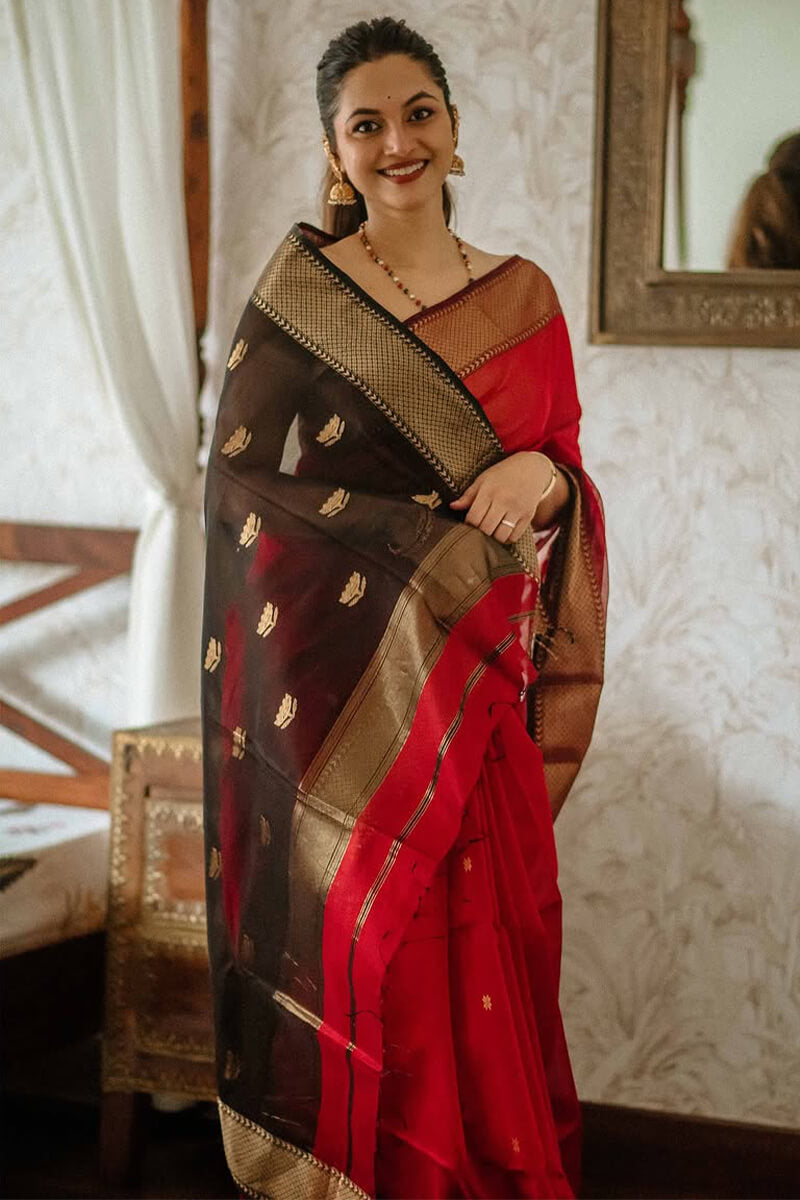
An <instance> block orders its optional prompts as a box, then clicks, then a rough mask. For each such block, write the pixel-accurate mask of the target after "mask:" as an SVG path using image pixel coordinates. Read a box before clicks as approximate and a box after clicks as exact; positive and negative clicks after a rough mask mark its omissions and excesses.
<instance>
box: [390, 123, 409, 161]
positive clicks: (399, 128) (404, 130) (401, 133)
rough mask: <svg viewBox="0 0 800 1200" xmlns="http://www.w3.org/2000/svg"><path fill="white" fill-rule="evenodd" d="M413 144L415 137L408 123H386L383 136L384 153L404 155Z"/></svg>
mask: <svg viewBox="0 0 800 1200" xmlns="http://www.w3.org/2000/svg"><path fill="white" fill-rule="evenodd" d="M413 146H414V138H413V136H412V131H411V130H410V129H409V128H408V126H407V125H405V124H402V123H401V124H397V125H394V124H391V123H390V124H387V125H386V127H385V132H384V138H383V149H384V153H386V154H397V155H402V154H406V153H408V152H409V151H410V150H411V149H412V148H413Z"/></svg>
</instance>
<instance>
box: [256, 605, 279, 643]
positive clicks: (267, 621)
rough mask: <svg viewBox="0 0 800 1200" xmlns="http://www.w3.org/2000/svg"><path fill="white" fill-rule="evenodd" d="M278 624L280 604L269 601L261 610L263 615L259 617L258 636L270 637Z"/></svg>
mask: <svg viewBox="0 0 800 1200" xmlns="http://www.w3.org/2000/svg"><path fill="white" fill-rule="evenodd" d="M277 624H278V606H277V604H273V603H272V602H271V601H267V603H266V604H265V605H264V607H263V608H262V610H261V616H260V617H259V618H258V630H257V632H258V636H259V637H263V638H265V637H269V635H270V634H271V633H272V631H273V629H274V628H275V626H276V625H277Z"/></svg>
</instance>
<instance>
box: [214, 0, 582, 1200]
mask: <svg viewBox="0 0 800 1200" xmlns="http://www.w3.org/2000/svg"><path fill="white" fill-rule="evenodd" d="M317 75H318V80H317V82H318V89H317V90H318V98H319V104H320V115H321V119H322V124H323V131H324V137H325V149H326V153H327V154H328V156H329V161H330V167H331V172H332V174H331V175H330V178H329V183H330V187H329V197H330V207H329V211H330V212H331V213H333V214H335V215H334V219H333V221H332V222H330V224H331V225H332V226H333V228H334V230H335V232H336V233H338V234H339V236H338V238H337V237H335V236H334V234H333V233H328V234H324V233H322V232H320V231H319V230H316V229H313V228H312V227H310V226H295V227H294V228H293V229H292V230H291V232H290V233H289V235H288V236H287V237H286V239H285V240H284V242H283V243H282V244H281V246H279V248H278V250H277V251H276V253H275V255H274V257H273V258H272V260H271V261H270V263H269V264H268V265H267V267H266V268H265V270H264V272H263V274H262V276H261V278H260V280H259V281H258V284H257V286H256V289H255V291H254V293H253V295H252V297H251V299H250V302H249V303H248V305H247V308H246V309H245V312H244V314H243V316H242V318H241V321H240V324H239V327H238V329H237V331H236V334H235V337H234V344H233V349H232V351H231V356H230V359H229V362H228V373H227V377H226V381H225V386H224V390H223V394H222V399H221V403H220V409H219V416H218V421H217V429H216V435H215V439H214V444H213V447H212V451H211V458H210V463H209V477H208V493H207V522H208V570H207V600H206V613H205V647H206V658H205V671H204V728H205V749H204V762H205V774H206V810H207V826H206V836H207V847H208V920H209V944H210V952H211V963H212V976H213V984H214V994H215V1008H216V1022H217V1039H218V1041H217V1053H218V1063H219V1072H220V1085H219V1086H220V1112H221V1119H222V1125H223V1133H224V1138H225V1146H226V1153H227V1156H228V1162H229V1165H230V1167H231V1170H232V1172H233V1175H234V1177H235V1179H236V1180H237V1182H238V1184H239V1186H240V1188H241V1189H242V1191H244V1192H245V1193H246V1194H247V1195H253V1196H270V1197H276V1198H279V1200H280V1198H282V1197H290V1196H291V1197H307V1196H308V1197H312V1196H325V1197H329V1196H337V1197H338V1196H341V1197H345V1196H362V1195H365V1194H366V1195H374V1194H377V1195H379V1196H387V1197H388V1196H403V1197H411V1196H413V1197H422V1196H430V1197H444V1196H448V1197H450V1196H487V1197H488V1196H504V1197H506V1196H537V1197H538V1196H570V1195H572V1194H573V1191H574V1189H575V1188H576V1187H577V1182H578V1170H579V1167H578V1156H579V1137H580V1134H579V1113H578V1105H577V1100H576V1096H575V1089H574V1085H573V1081H572V1075H571V1071H570V1065H569V1059H568V1056H567V1050H566V1045H565V1041H564V1035H563V1031H562V1026H561V1019H560V1015H559V1010H558V978H559V960H560V938H561V930H560V896H559V893H558V887H557V883H556V859H555V848H554V841H553V830H552V820H553V815H554V814H555V812H557V810H558V807H559V806H560V804H561V802H562V801H563V798H564V795H565V794H566V791H567V789H568V788H569V786H570V784H571V782H572V779H573V778H574V776H575V773H576V771H577V768H578V765H579V763H580V759H581V757H582V755H583V752H584V750H585V747H586V744H587V741H588V738H589V734H590V732H591V727H592V723H593V720H594V711H595V707H596V703H597V698H598V694H599V688H600V681H601V674H602V645H603V617H604V604H605V583H604V578H605V576H604V570H605V569H604V549H603V531H602V517H601V509H600V504H599V500H598V498H597V495H596V493H595V491H594V489H593V487H592V485H591V484H590V482H589V480H588V479H587V477H586V475H585V474H584V473H583V471H582V469H581V460H580V453H579V450H578V444H577V432H578V419H579V414H580V410H579V407H578V401H577V397H576V393H575V384H574V377H573V371H572V363H571V358H570V351H569V343H568V339H567V333H566V329H565V326H564V321H563V317H562V315H561V312H560V309H559V306H558V301H557V299H556V296H555V294H554V292H553V288H552V285H551V284H550V281H549V280H548V278H547V277H546V276H545V275H544V274H543V272H542V271H540V270H539V269H538V268H537V267H536V266H534V264H532V263H530V262H527V261H525V260H524V259H522V258H519V257H518V256H516V255H514V256H511V257H510V258H504V259H500V258H498V257H497V256H494V255H490V254H487V253H485V252H483V251H481V250H479V249H477V248H476V247H474V246H468V245H465V244H464V243H462V242H461V241H460V240H459V239H458V238H456V237H455V235H454V234H451V232H450V231H449V230H448V226H447V220H448V218H449V215H450V198H449V193H448V191H447V188H446V185H445V178H446V176H447V174H448V172H449V171H451V170H452V171H454V172H455V173H463V165H462V164H461V160H460V159H459V157H458V155H457V154H456V140H457V113H456V110H455V108H454V107H453V105H452V104H451V101H450V95H449V90H448V86H447V80H446V77H445V74H444V70H443V68H442V65H441V63H440V61H439V59H438V58H437V57H436V55H435V53H434V52H433V50H432V49H431V47H430V46H429V45H428V43H427V42H425V41H424V40H423V39H422V38H421V37H420V36H419V35H418V34H416V33H414V32H413V31H411V30H409V29H408V28H407V27H406V26H405V25H404V24H403V23H402V22H396V21H393V20H390V19H388V18H387V19H381V20H376V21H372V22H369V23H366V22H362V23H361V24H359V25H356V26H353V27H351V28H350V29H347V30H345V31H344V33H343V34H341V36H340V37H338V38H336V39H335V40H334V41H333V42H332V43H331V45H330V46H329V47H328V49H327V51H326V53H325V55H324V56H323V59H322V61H321V63H320V65H319V68H318V72H317ZM363 222H365V224H364V225H363V228H359V227H360V226H361V225H362V223H363ZM388 264H391V265H388ZM295 417H297V421H298V430H299V438H300V445H301V457H300V460H299V463H298V465H297V468H296V470H295V474H294V475H293V476H289V475H286V474H282V473H280V471H279V464H280V461H281V454H282V450H283V445H284V440H285V437H286V434H287V431H288V429H289V426H290V424H291V422H292V421H293V420H294V419H295ZM545 685H546V686H545ZM534 739H535V740H534Z"/></svg>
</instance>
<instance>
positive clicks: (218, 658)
mask: <svg viewBox="0 0 800 1200" xmlns="http://www.w3.org/2000/svg"><path fill="white" fill-rule="evenodd" d="M221 662H222V642H220V641H218V640H217V638H213V637H212V638H209V639H208V648H207V649H206V660H205V662H204V663H203V668H204V670H206V671H208V672H210V673H211V674H212V675H213V673H214V672H215V671H216V669H217V667H218V666H219V664H220V663H221Z"/></svg>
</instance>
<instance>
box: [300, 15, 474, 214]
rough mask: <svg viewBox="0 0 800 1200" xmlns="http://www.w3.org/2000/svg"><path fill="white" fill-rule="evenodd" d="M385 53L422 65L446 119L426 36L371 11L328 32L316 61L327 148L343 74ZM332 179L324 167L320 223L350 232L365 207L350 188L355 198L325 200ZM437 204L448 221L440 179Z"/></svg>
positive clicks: (440, 76)
mask: <svg viewBox="0 0 800 1200" xmlns="http://www.w3.org/2000/svg"><path fill="white" fill-rule="evenodd" d="M387 54H405V55H406V56H407V57H408V58H411V59H413V60H414V61H415V62H418V63H421V64H422V66H424V67H426V68H427V69H428V71H429V72H430V76H431V79H432V80H433V82H434V83H435V84H436V86H437V87H438V88H440V89H441V92H442V94H443V96H444V102H445V105H446V106H447V111H448V112H449V113H450V117H451V119H452V117H453V106H452V104H451V102H450V87H449V85H448V83H447V75H446V74H445V70H444V67H443V66H442V61H441V59H440V58H439V55H438V54H437V53H436V51H435V50H434V48H433V46H432V45H431V44H430V42H427V41H426V40H425V38H424V37H422V35H421V34H419V33H417V32H415V30H413V29H409V27H408V26H407V25H406V23H405V21H402V20H401V21H396V20H395V19H394V18H393V17H375V18H374V19H373V20H371V21H359V22H357V24H355V25H349V26H348V27H347V29H345V30H343V31H342V33H340V34H339V35H338V36H337V37H335V38H333V40H332V41H331V42H330V43H329V45H328V48H327V50H326V51H325V53H324V54H323V56H322V58H321V59H320V60H319V63H318V64H317V105H318V106H319V116H320V120H321V121H322V128H323V130H324V131H325V134H326V136H327V138H328V141H329V142H330V145H331V149H332V150H334V151H335V150H336V137H335V134H334V131H333V118H334V117H335V116H336V113H337V111H338V108H339V94H340V92H341V88H342V81H343V80H344V77H345V75H347V73H348V72H349V71H352V70H353V69H354V67H360V66H361V65H362V63H367V62H376V61H377V60H378V59H380V58H385V57H386V56H387ZM335 180H336V176H335V175H334V173H333V171H332V170H331V168H330V167H328V170H327V173H326V175H325V180H324V183H323V190H322V226H323V228H324V229H326V230H327V231H328V233H333V234H335V235H336V236H337V237H346V236H347V234H349V233H355V231H356V230H357V229H358V226H359V225H360V224H361V222H362V221H364V220H366V217H367V209H366V205H365V204H364V197H363V196H362V195H361V193H360V192H359V191H358V190H357V189H355V188H354V189H353V190H354V191H355V193H356V201H357V202H356V203H355V204H352V205H346V206H338V205H337V206H334V205H332V204H328V202H327V201H328V193H329V191H330V189H331V185H332V184H333V183H334V182H335ZM442 209H443V211H444V219H445V222H446V223H447V224H448V225H449V224H450V218H451V216H452V214H453V201H452V197H451V195H450V189H449V188H448V186H447V184H446V183H445V184H443V185H442Z"/></svg>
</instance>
